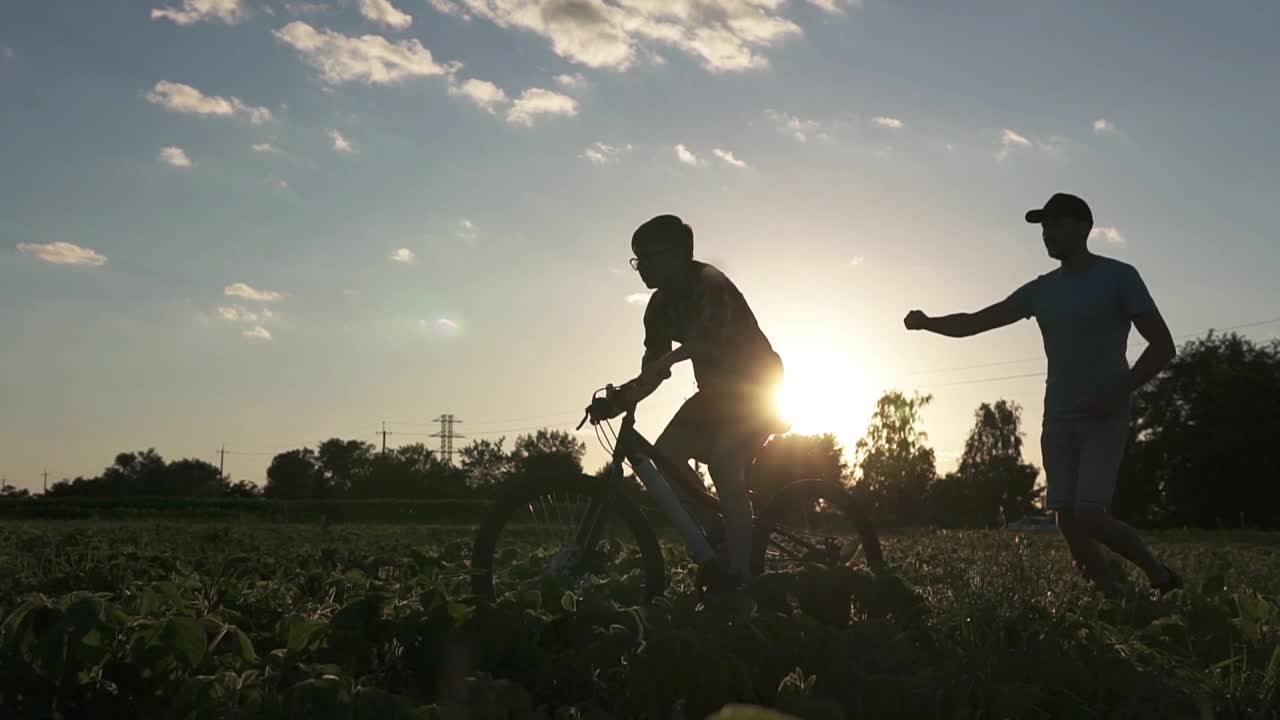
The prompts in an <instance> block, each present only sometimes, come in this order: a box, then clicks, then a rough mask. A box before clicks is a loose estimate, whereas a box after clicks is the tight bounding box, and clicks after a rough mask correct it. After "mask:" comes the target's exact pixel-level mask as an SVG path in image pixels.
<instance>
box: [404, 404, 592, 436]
mask: <svg viewBox="0 0 1280 720" xmlns="http://www.w3.org/2000/svg"><path fill="white" fill-rule="evenodd" d="M580 412H582V411H581V410H565V411H564V412H558V413H553V414H543V415H526V416H524V417H516V418H506V419H503V420H483V421H481V422H475V423H470V424H471V425H472V426H486V425H502V424H505V423H515V422H527V421H530V420H551V419H557V418H562V417H568V416H570V415H577V414H578V413H580ZM387 422H389V423H391V424H392V425H404V426H406V427H428V426H433V425H439V424H440V419H439V418H436V419H435V420H432V421H430V422H422V421H418V420H388V421H387ZM400 434H401V435H404V434H406V433H400Z"/></svg>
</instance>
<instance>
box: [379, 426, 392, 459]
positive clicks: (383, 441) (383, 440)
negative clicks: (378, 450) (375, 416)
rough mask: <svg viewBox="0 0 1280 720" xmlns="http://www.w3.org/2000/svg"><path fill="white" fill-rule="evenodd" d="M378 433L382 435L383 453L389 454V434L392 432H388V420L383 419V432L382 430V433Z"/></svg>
mask: <svg viewBox="0 0 1280 720" xmlns="http://www.w3.org/2000/svg"><path fill="white" fill-rule="evenodd" d="M378 434H379V435H381V436H382V454H383V455H386V454H387V435H389V434H390V433H388V432H387V421H386V420H383V421H382V432H380V433H378Z"/></svg>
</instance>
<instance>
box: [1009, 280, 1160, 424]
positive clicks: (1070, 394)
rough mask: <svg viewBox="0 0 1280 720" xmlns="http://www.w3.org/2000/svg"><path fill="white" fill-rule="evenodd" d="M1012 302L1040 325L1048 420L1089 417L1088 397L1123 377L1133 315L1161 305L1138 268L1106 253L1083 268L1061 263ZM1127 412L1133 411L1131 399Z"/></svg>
mask: <svg viewBox="0 0 1280 720" xmlns="http://www.w3.org/2000/svg"><path fill="white" fill-rule="evenodd" d="M1006 302H1008V303H1010V304H1011V305H1012V306H1013V307H1014V308H1016V309H1017V311H1018V313H1019V314H1020V315H1021V316H1022V317H1023V318H1030V317H1032V316H1035V318H1036V322H1037V323H1038V324H1039V325H1040V335H1041V337H1042V338H1043V340H1044V351H1045V355H1047V356H1048V359H1049V377H1048V380H1047V381H1046V385H1045V397H1044V417H1045V419H1046V420H1060V419H1072V418H1081V417H1085V416H1087V414H1088V413H1087V411H1086V408H1085V403H1086V402H1088V400H1089V399H1090V397H1092V396H1093V394H1094V393H1096V392H1098V391H1099V390H1100V389H1102V388H1104V387H1106V386H1108V385H1110V384H1111V383H1116V382H1123V380H1124V379H1125V377H1126V376H1127V375H1128V373H1129V359H1128V357H1127V355H1126V350H1127V347H1128V344H1129V328H1130V326H1131V324H1132V321H1133V318H1134V316H1136V315H1139V314H1142V313H1145V312H1148V311H1151V310H1154V309H1155V307H1156V306H1155V302H1154V301H1152V299H1151V294H1150V293H1149V292H1147V286H1146V285H1145V284H1144V283H1143V281H1142V276H1141V275H1139V274H1138V271H1137V269H1135V268H1134V267H1133V266H1132V265H1129V264H1127V263H1123V262H1120V261H1119V260H1113V259H1111V258H1106V257H1101V256H1099V257H1098V258H1097V260H1096V261H1095V262H1094V264H1093V267H1091V268H1089V269H1088V270H1086V271H1084V272H1082V273H1078V274H1066V273H1063V272H1062V269H1061V268H1059V269H1057V270H1054V271H1053V272H1050V273H1046V274H1044V275H1041V276H1040V277H1037V278H1036V279H1035V280H1032V281H1031V282H1029V283H1027V284H1025V285H1023V286H1022V287H1020V288H1018V289H1017V290H1015V291H1014V292H1013V294H1012V295H1010V296H1009V298H1008V300H1007V301H1006ZM1121 412H1123V414H1124V415H1126V416H1127V415H1128V414H1129V401H1128V400H1127V399H1126V400H1125V403H1124V405H1123V407H1122V409H1121Z"/></svg>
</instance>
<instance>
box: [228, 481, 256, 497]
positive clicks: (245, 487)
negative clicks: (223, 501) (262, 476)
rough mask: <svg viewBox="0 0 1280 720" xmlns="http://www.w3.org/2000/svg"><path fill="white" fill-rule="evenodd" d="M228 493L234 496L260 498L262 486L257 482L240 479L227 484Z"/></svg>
mask: <svg viewBox="0 0 1280 720" xmlns="http://www.w3.org/2000/svg"><path fill="white" fill-rule="evenodd" d="M227 495H229V496H231V497H234V498H260V497H262V488H261V487H259V486H258V484H257V483H254V482H249V481H248V480H240V481H238V482H234V483H231V484H230V485H228V486H227Z"/></svg>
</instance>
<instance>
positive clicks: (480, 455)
mask: <svg viewBox="0 0 1280 720" xmlns="http://www.w3.org/2000/svg"><path fill="white" fill-rule="evenodd" d="M506 440H507V438H506V437H505V436H503V437H500V438H498V439H497V440H496V441H494V440H476V441H474V442H472V443H471V444H470V445H467V446H466V447H464V448H462V449H461V450H459V451H458V455H459V456H461V458H462V472H463V473H464V474H465V475H466V476H467V481H468V482H469V483H470V484H471V486H472V487H477V488H484V487H493V486H496V485H498V484H499V483H501V482H503V481H505V480H506V479H507V477H508V476H510V475H511V456H510V455H508V454H507V452H506V451H505V450H503V449H502V445H503V443H504V442H506Z"/></svg>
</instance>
